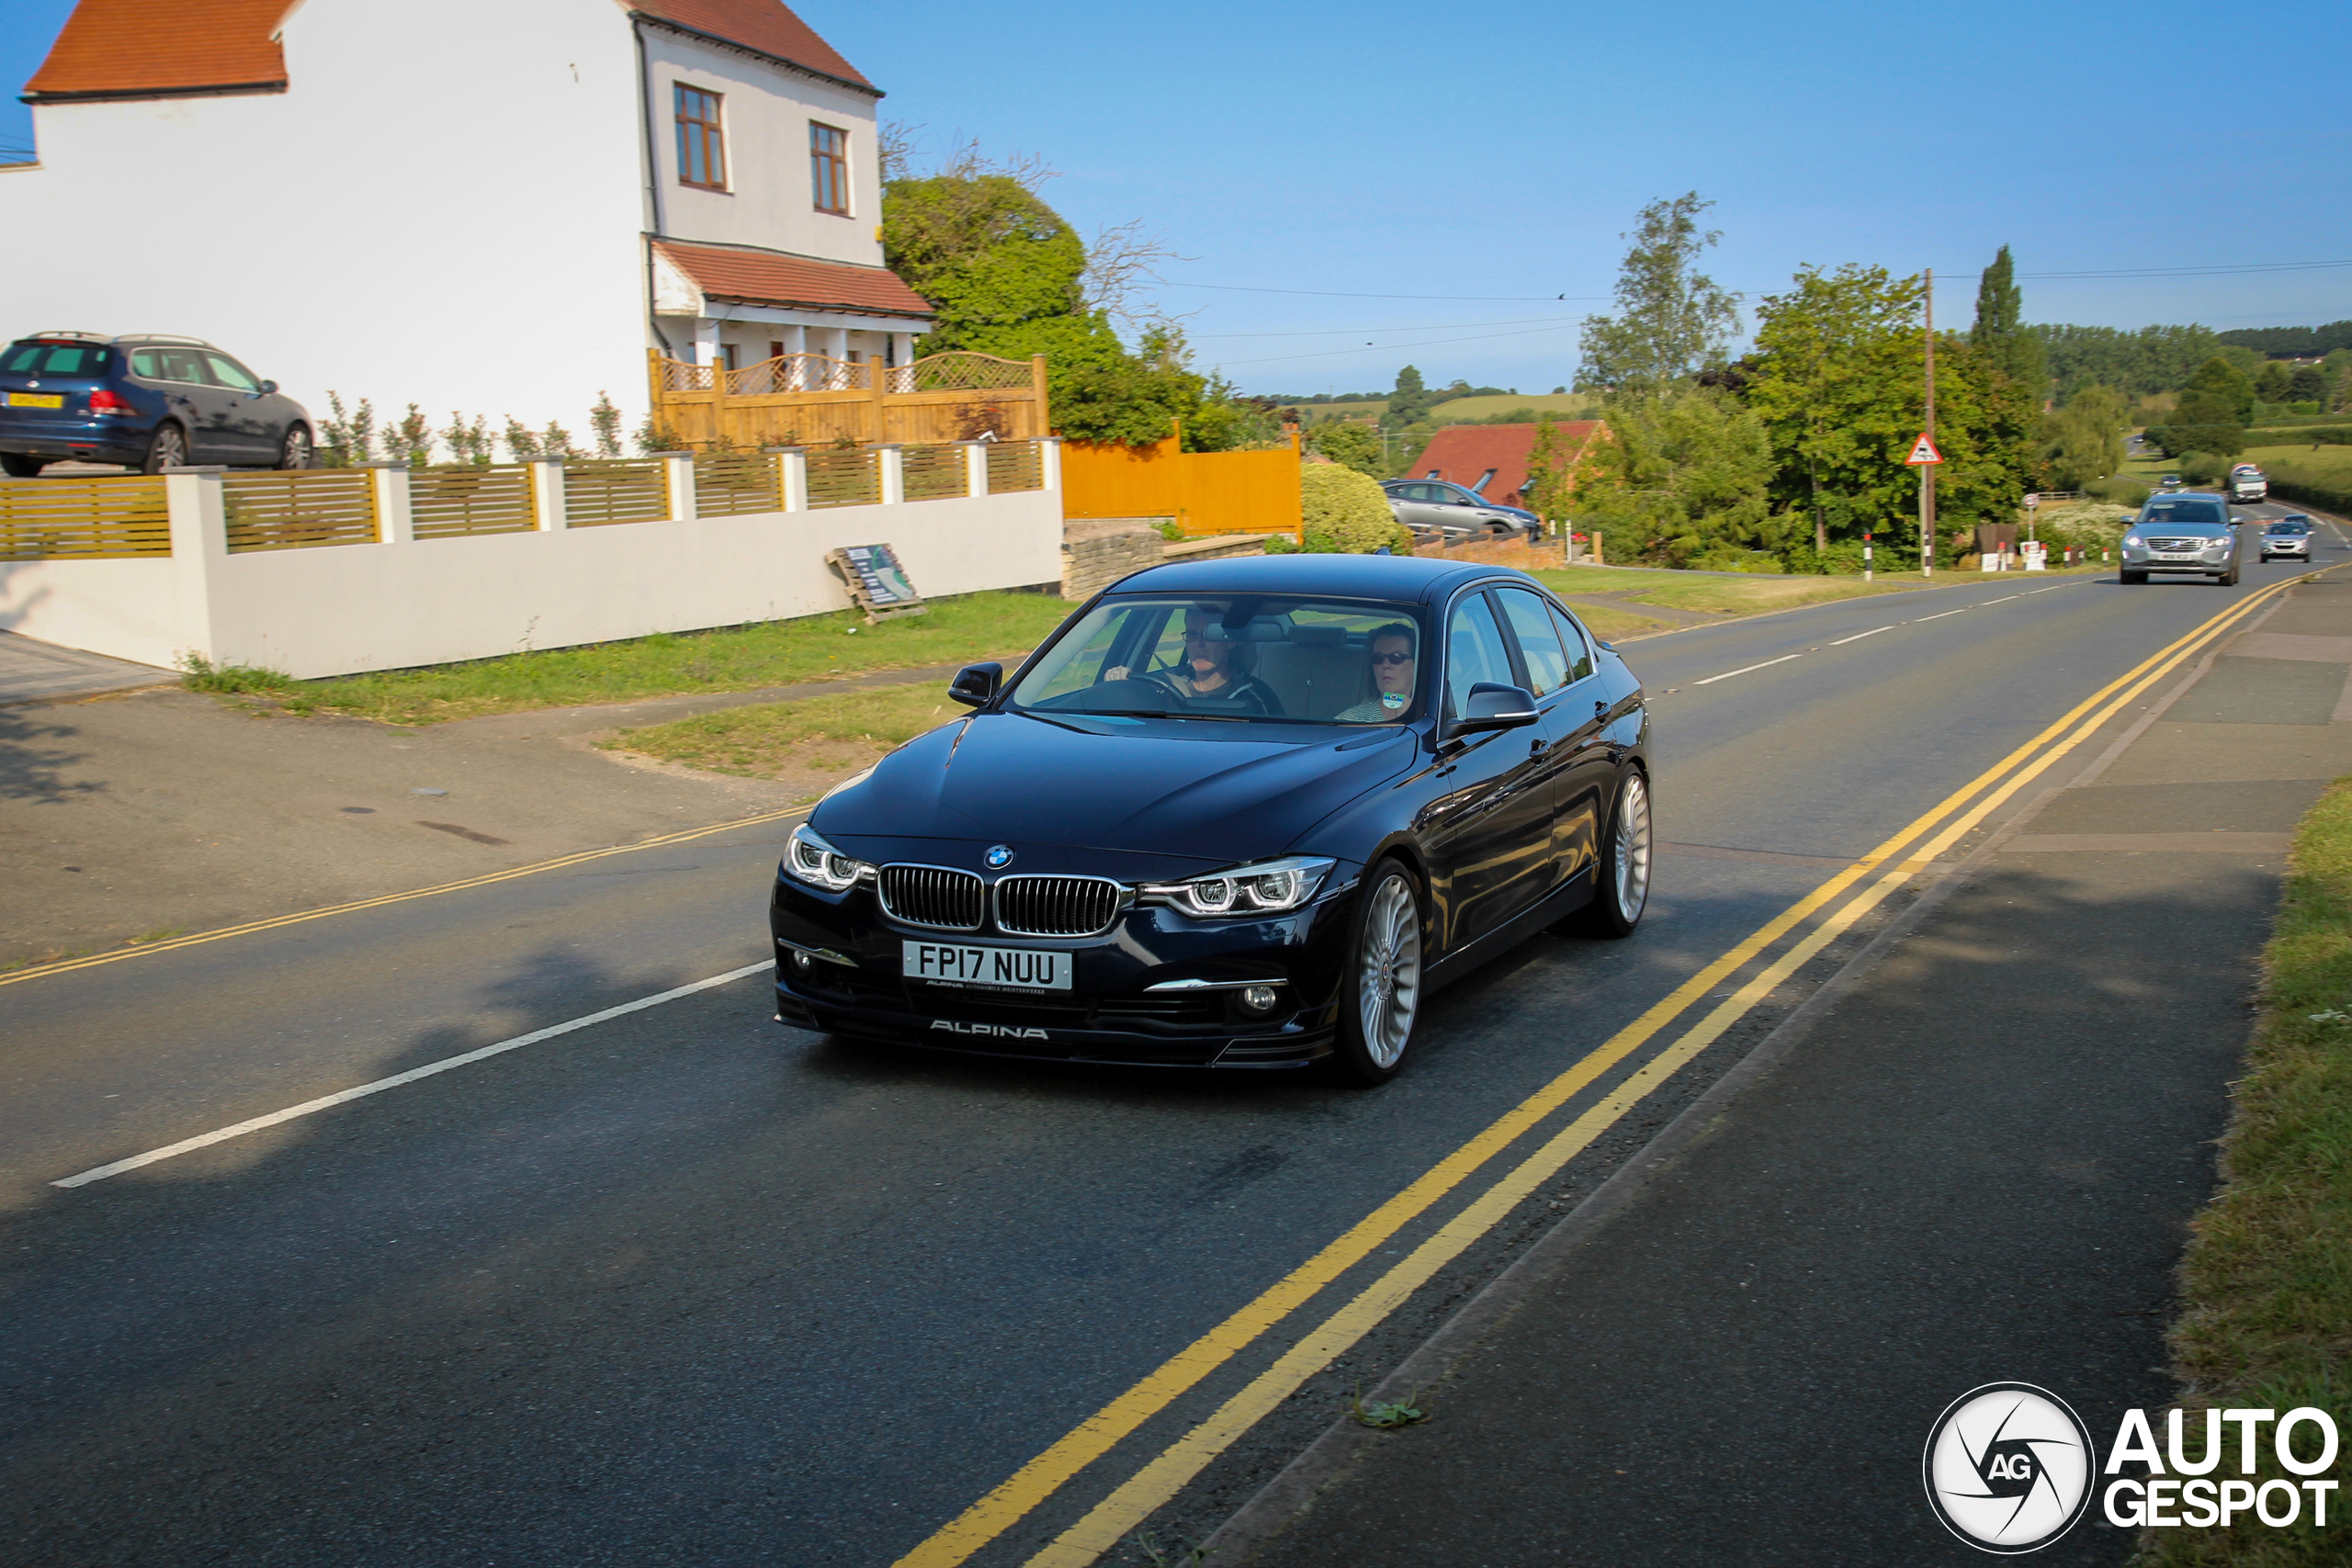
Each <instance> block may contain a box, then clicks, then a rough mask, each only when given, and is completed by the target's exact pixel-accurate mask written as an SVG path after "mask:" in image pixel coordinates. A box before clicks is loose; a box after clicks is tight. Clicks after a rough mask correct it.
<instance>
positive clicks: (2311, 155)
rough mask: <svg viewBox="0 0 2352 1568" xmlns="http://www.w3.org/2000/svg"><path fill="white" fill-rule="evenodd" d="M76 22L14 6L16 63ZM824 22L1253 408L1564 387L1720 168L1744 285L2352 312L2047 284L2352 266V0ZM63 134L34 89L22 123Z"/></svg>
mask: <svg viewBox="0 0 2352 1568" xmlns="http://www.w3.org/2000/svg"><path fill="white" fill-rule="evenodd" d="M581 3H582V4H587V3H603V0H581ZM69 9H70V5H69V4H68V3H67V0H0V14H5V16H6V18H7V21H6V28H5V33H0V74H6V75H7V77H8V79H9V80H10V81H11V82H12V83H21V82H22V81H23V80H24V78H25V77H26V76H27V75H28V74H30V73H31V71H32V70H33V69H34V68H35V66H37V65H38V63H39V62H40V55H41V54H42V53H43V52H44V51H45V50H46V48H47V46H48V41H49V39H51V37H53V36H54V34H55V31H56V28H58V26H59V25H60V24H61V23H62V20H63V18H64V16H65V14H66V12H67V11H68V10H69ZM798 9H799V11H800V13H801V15H802V16H803V17H805V18H806V19H807V20H808V21H809V23H810V24H811V25H813V26H814V27H816V28H817V29H818V30H819V31H820V32H821V33H823V34H824V35H825V36H826V37H827V38H828V39H831V41H832V43H833V44H834V45H835V47H837V48H838V49H840V50H841V51H842V53H843V54H845V55H846V56H847V57H848V58H849V59H850V60H851V61H853V62H855V63H856V65H857V66H858V68H859V69H860V70H861V71H863V72H865V73H866V75H867V76H869V77H871V78H872V79H873V80H875V81H876V82H877V83H879V84H880V85H882V86H883V87H884V88H885V89H887V90H888V94H889V96H888V98H887V99H886V100H885V101H884V104H883V106H882V112H883V114H884V115H885V117H886V118H896V119H900V120H904V121H907V122H909V123H910V124H912V125H915V126H918V127H920V128H921V130H919V132H918V136H917V146H918V150H919V151H929V152H938V151H939V150H941V149H943V148H944V147H945V146H946V145H947V144H949V143H950V142H951V141H955V140H956V139H959V138H963V137H970V138H975V139H977V140H978V142H979V143H980V145H981V146H982V148H983V149H984V150H985V151H988V152H993V153H998V154H1010V153H1035V154H1037V155H1039V156H1041V157H1042V158H1044V159H1045V160H1046V163H1047V164H1050V165H1051V166H1052V167H1054V168H1055V169H1057V170H1058V171H1059V177H1058V178H1057V179H1055V180H1054V181H1052V182H1051V183H1050V184H1049V185H1048V186H1046V197H1047V198H1048V199H1049V200H1051V201H1052V202H1054V203H1055V205H1056V206H1057V207H1058V208H1059V209H1061V211H1062V212H1063V213H1064V215H1065V216H1067V217H1068V218H1069V220H1071V221H1072V222H1074V223H1076V224H1078V225H1079V226H1080V228H1081V229H1084V230H1091V229H1092V228H1093V227H1095V226H1097V225H1100V224H1104V223H1115V222H1120V221H1123V220H1129V219H1141V220H1143V221H1144V222H1145V224H1146V225H1147V226H1148V227H1149V228H1150V229H1153V230H1156V231H1159V232H1160V233H1162V234H1164V235H1165V236H1166V238H1167V240H1168V242H1169V243H1170V244H1171V245H1173V246H1174V247H1175V249H1176V250H1177V251H1179V252H1180V253H1182V254H1183V255H1185V256H1187V257H1190V258H1193V259H1191V260H1188V261H1185V262H1182V263H1173V264H1170V265H1168V266H1167V267H1166V268H1165V276H1166V278H1167V279H1168V286H1167V287H1166V288H1163V289H1161V290H1160V291H1159V299H1160V301H1161V303H1162V304H1163V306H1164V307H1165V308H1167V309H1169V310H1172V311H1179V312H1190V313H1191V314H1190V315H1189V316H1188V319H1187V321H1186V326H1187V329H1188V331H1189V332H1190V333H1191V334H1192V336H1193V343H1194V345H1195V347H1196V349H1197V350H1198V353H1199V359H1200V361H1201V363H1203V364H1204V365H1216V366H1221V367H1224V368H1225V370H1226V372H1227V374H1228V375H1230V376H1231V377H1232V378H1233V379H1234V380H1235V381H1236V382H1238V384H1239V385H1240V386H1241V387H1242V388H1243V389H1247V390H1253V391H1291V392H1311V391H1317V390H1322V389H1338V390H1353V389H1373V388H1379V387H1385V386H1387V385H1388V384H1389V383H1390V381H1391V380H1392V378H1394V376H1395V373H1396V370H1397V367H1398V366H1399V365H1401V364H1404V363H1406V362H1407V361H1408V360H1410V361H1411V362H1413V363H1415V364H1418V365H1419V367H1421V369H1422V371H1423V372H1424V374H1425V375H1427V376H1428V378H1430V381H1431V382H1432V383H1433V384H1442V383H1444V382H1446V381H1449V380H1452V379H1453V378H1455V377H1461V378H1465V379H1467V380H1470V381H1472V382H1474V383H1477V384H1493V385H1497V386H1504V387H1516V388H1519V389H1521V390H1526V391H1537V390H1548V389H1551V388H1552V387H1553V386H1555V385H1558V384H1561V383H1565V382H1566V381H1568V380H1569V379H1570V378H1571V377H1572V376H1573V374H1574V371H1575V366H1576V333H1575V330H1574V323H1575V321H1576V320H1577V319H1580V318H1581V317H1582V316H1584V315H1585V314H1587V313H1588V312H1590V311H1592V310H1603V309H1606V301H1605V299H1589V298H1584V297H1589V296H1606V295H1607V293H1608V291H1609V288H1610V287H1611V283H1612V282H1613V280H1614V276H1615V269H1616V263H1617V259H1618V257H1619V255H1620V254H1622V252H1623V241H1622V240H1621V239H1620V238H1619V236H1620V234H1621V233H1622V232H1623V231H1625V230H1626V229H1628V228H1629V227H1630V226H1631V224H1632V220H1633V217H1634V213H1635V212H1636V211H1637V210H1638V209H1640V207H1641V206H1642V205H1643V203H1645V202H1646V201H1649V200H1651V199H1653V198H1655V197H1660V196H1666V195H1672V194H1675V193H1679V192H1681V191H1684V190H1691V189H1695V190H1697V191H1699V192H1700V193H1701V194H1702V196H1706V197H1712V198H1713V199H1714V201H1715V202H1716V203H1717V205H1716V207H1715V209H1714V210H1713V213H1712V214H1711V215H1710V217H1711V220H1712V221H1713V224H1714V226H1715V227H1717V228H1720V229H1721V230H1722V231H1724V239H1723V243H1722V244H1721V246H1720V247H1719V248H1718V249H1717V250H1716V251H1715V252H1713V254H1712V256H1711V258H1710V262H1709V266H1710V270H1711V271H1712V272H1713V274H1714V276H1716V277H1717V279H1718V280H1719V281H1721V282H1722V283H1724V285H1725V286H1726V287H1729V288H1736V289H1740V290H1743V291H1748V292H1751V293H1760V292H1770V291H1772V290H1774V289H1776V288H1781V287H1784V286H1785V285H1786V283H1787V280H1788V277H1789V275H1790V273H1791V271H1792V269H1793V268H1794V267H1795V266H1797V265H1799V264H1801V263H1804V262H1815V263H1820V264H1823V265H1836V264H1838V263H1840V262H1847V261H1859V262H1868V263H1875V264H1879V265H1885V266H1888V267H1891V268H1894V269H1895V270H1897V271H1902V272H1910V271H1914V270H1917V268H1919V267H1921V266H1933V267H1934V268H1935V269H1936V271H1937V299H1938V319H1939V322H1942V321H1951V322H1952V323H1953V324H1955V325H1964V324H1966V321H1967V320H1968V318H1969V316H1970V314H1971V312H1972V309H1973V301H1974V297H1975V285H1976V271H1977V269H1978V268H1980V267H1982V266H1983V265H1985V262H1986V261H1988V260H1990V259H1991V257H1992V254H1993V252H1994V250H1995V249H1996V247H1997V246H1999V245H2001V244H2003V243H2008V244H2010V245H2011V246H2013V247H2014V248H2015V251H2016V254H2017V257H2018V269H2019V271H2020V272H2021V273H2023V274H2025V275H2027V276H2026V277H2025V280H2024V287H2025V289H2026V310H2027V314H2028V317H2029V318H2030V319H2031V320H2036V321H2080V322H2087V323H2097V324H2104V325H2110V326H2139V325H2143V324H2145V323H2148V322H2151V321H2202V322H2204V323H2205V324H2207V325H2209V326H2211V327H2215V328H2229V327H2239V326H2262V325H2269V324H2274V323H2297V322H2318V321H2335V320H2340V319H2343V318H2346V317H2352V266H2343V267H2336V268H2330V269H2324V270H2302V271H2275V272H2270V273H2267V274H2263V273H2251V274H2249V273H2239V274H2230V275H2220V276H2173V277H2164V278H2145V277H2143V278H2072V279H2068V278H2037V277H2034V276H2031V275H2033V274H2036V273H2068V272H2092V271H2106V270H2112V269H2119V268H2143V267H2196V266H2212V267H2229V266H2245V265H2265V264H2284V263H2307V262H2338V261H2352V206H2347V204H2346V202H2345V201H2344V199H2343V197H2344V194H2345V186H2344V180H2343V176H2342V175H2341V171H2342V170H2343V169H2344V168H2345V167H2346V166H2347V163H2352V160H2347V157H2346V154H2347V153H2352V127H2347V126H2346V122H2345V121H2344V118H2343V117H2342V116H2341V115H2340V114H2337V113H2335V110H2334V109H2333V107H2331V103H2330V100H2329V98H2328V96H2327V94H2326V93H2325V91H2324V86H2323V85H2321V83H2320V81H2319V78H2318V77H2313V76H2312V75H2310V73H2309V70H2308V69H2307V68H2308V67H2310V66H2312V65H2314V64H2317V63H2318V62H2329V61H2341V60H2342V59H2344V58H2345V56H2346V51H2347V48H2348V47H2352V6H2345V5H2343V4H2341V3H2340V0H2335V3H2332V4H2320V3H2309V0H2268V3H2266V4H2264V5H2260V6H2249V7H2247V8H2246V9H2245V10H2244V11H2232V10H2230V9H2229V8H2226V7H2219V6H2210V5H2204V6H2188V5H2180V4H2173V3H2170V0H2135V3H2134V4H2131V5H2124V4H2119V3H2112V0H2062V3H2059V4H2050V3H2048V0H2043V3H2041V4H2008V3H2001V0H1985V3H1976V4H1970V5H1966V6H1960V5H1950V4H1947V5H1940V6H1923V5H1903V4H1894V5H1887V4H1878V5H1868V6H1865V5H1859V4H1845V3H1838V0H1781V3H1780V4H1777V5H1770V6H1763V5H1757V4H1754V3H1752V0H1750V3H1747V4H1739V5H1732V4H1717V3H1713V0H1699V3H1685V4H1681V5H1669V6H1656V5H1652V6H1559V5H1537V4H1528V3H1521V0H1488V3H1487V4H1483V5H1478V6H1430V5H1422V6H1403V5H1395V4H1388V3H1385V0H1371V3H1359V4H1357V5H1354V6H1346V7H1302V6H1244V5H1231V4H1222V3H1209V0H1195V3H1193V4H1191V5H1187V6H1135V5H1125V6H1103V5H1101V4H1099V3H1094V4H1085V5H1080V4H1074V3H1063V0H1051V3H1041V4H1010V3H1007V4H999V5H996V6H989V7H986V8H983V9H981V10H978V11H976V10H975V9H974V8H973V7H972V6H969V5H968V4H956V5H950V4H946V3H944V0H897V3H894V4H890V5H887V6H886V5H877V4H874V3H873V0H806V3H805V4H803V5H801V6H798ZM2321 74H2322V75H2324V71H2322V73H2321ZM27 138H28V121H27V118H26V111H24V109H23V108H22V107H20V106H17V105H15V104H13V103H11V104H9V105H8V106H7V114H6V117H5V118H0V144H5V143H6V142H9V141H19V142H21V141H25V140H26V139H27ZM1271 290H1288V291H1291V292H1270V291H1271ZM1563 294H1565V295H1566V296H1568V299H1566V300H1560V299H1557V298H1556V297H1557V296H1559V295H1563ZM1348 296H1358V297H1354V298H1351V297H1348ZM1366 296H1383V297H1385V296H1413V297H1416V298H1409V299H1408V298H1370V297H1366ZM1367 344H1369V345H1371V346H1366V345H1367Z"/></svg>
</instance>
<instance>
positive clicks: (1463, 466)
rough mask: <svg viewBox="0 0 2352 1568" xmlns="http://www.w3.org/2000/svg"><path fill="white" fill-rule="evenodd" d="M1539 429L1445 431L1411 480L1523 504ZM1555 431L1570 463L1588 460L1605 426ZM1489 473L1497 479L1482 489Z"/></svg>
mask: <svg viewBox="0 0 2352 1568" xmlns="http://www.w3.org/2000/svg"><path fill="white" fill-rule="evenodd" d="M1536 428H1537V427H1536V426H1534V425H1532V424H1448V425H1443V426H1441V427H1440V428H1439V430H1438V433H1437V434H1435V435H1433V436H1431V437H1430V444H1429V445H1428V446H1425V447H1423V448H1422V449H1421V455H1420V457H1419V458H1417V459H1415V461H1414V463H1413V470H1412V473H1411V474H1410V475H1409V476H1408V477H1409V478H1412V479H1430V478H1431V477H1435V478H1437V479H1450V480H1452V481H1453V483H1455V484H1458V485H1460V486H1461V487H1462V488H1463V489H1464V490H1476V491H1478V493H1479V494H1480V495H1483V496H1485V497H1486V498H1487V500H1489V501H1499V502H1503V503H1504V504H1506V505H1517V504H1520V502H1519V497H1520V494H1521V491H1524V490H1525V489H1526V488H1527V480H1528V473H1527V462H1528V457H1529V456H1530V454H1531V453H1532V452H1533V450H1534V447H1535V432H1536ZM1554 428H1555V429H1556V430H1558V431H1559V433H1560V434H1559V436H1558V440H1559V444H1560V450H1561V451H1563V452H1565V453H1566V455H1567V459H1566V460H1567V461H1569V462H1574V461H1576V460H1577V459H1579V458H1581V457H1583V456H1584V454H1585V449H1586V448H1587V447H1588V446H1589V445H1590V444H1591V442H1592V436H1593V433H1594V432H1595V431H1597V430H1599V429H1600V428H1601V422H1600V420H1597V419H1578V420H1568V421H1564V422H1562V423H1558V424H1556V425H1555V427H1554ZM1488 468H1492V469H1494V470H1495V477H1494V478H1493V479H1489V480H1488V481H1487V484H1486V486H1485V487H1484V488H1483V489H1481V488H1480V487H1479V484H1478V480H1479V478H1480V477H1481V476H1482V475H1484V474H1485V473H1486V471H1487V469H1488Z"/></svg>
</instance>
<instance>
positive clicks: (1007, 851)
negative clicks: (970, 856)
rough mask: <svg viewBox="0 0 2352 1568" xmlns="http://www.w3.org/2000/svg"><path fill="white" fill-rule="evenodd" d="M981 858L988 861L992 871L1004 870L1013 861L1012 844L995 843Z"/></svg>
mask: <svg viewBox="0 0 2352 1568" xmlns="http://www.w3.org/2000/svg"><path fill="white" fill-rule="evenodd" d="M981 858H982V859H983V860H985V861H987V862H988V864H989V870H990V871H1002V870H1003V869H1004V868H1005V867H1006V866H1009V865H1011V864H1012V845H1011V844H997V845H994V846H992V847H990V849H989V852H988V853H987V854H986V855H984V856H982V857H981Z"/></svg>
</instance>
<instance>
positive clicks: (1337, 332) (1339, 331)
mask: <svg viewBox="0 0 2352 1568" xmlns="http://www.w3.org/2000/svg"><path fill="white" fill-rule="evenodd" d="M1573 320H1575V318H1574V317H1571V316H1530V317H1528V318H1527V319H1526V320H1524V321H1439V322H1437V323H1435V324H1434V325H1431V326H1426V327H1322V328H1317V329H1316V330H1315V331H1313V332H1299V333H1201V334H1199V339H1198V340H1197V341H1206V340H1207V339H1209V338H1223V337H1346V336H1348V335H1349V334H1350V333H1450V332H1453V331H1455V330H1457V329H1458V328H1462V327H1532V326H1541V325H1545V324H1548V323H1550V322H1553V321H1573Z"/></svg>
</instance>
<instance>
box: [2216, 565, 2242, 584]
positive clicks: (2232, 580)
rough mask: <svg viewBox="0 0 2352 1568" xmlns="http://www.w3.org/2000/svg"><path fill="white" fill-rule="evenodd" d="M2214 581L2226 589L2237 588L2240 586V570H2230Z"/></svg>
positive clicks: (2233, 568)
mask: <svg viewBox="0 0 2352 1568" xmlns="http://www.w3.org/2000/svg"><path fill="white" fill-rule="evenodd" d="M2213 581H2216V582H2218V583H2220V584H2221V585H2222V587H2224V588H2235V587H2236V586H2237V585H2238V569H2237V568H2235V567H2232V568H2230V570H2227V571H2225V572H2223V573H2222V575H2221V576H2219V577H2217V578H2215V579H2214V580H2213Z"/></svg>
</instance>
